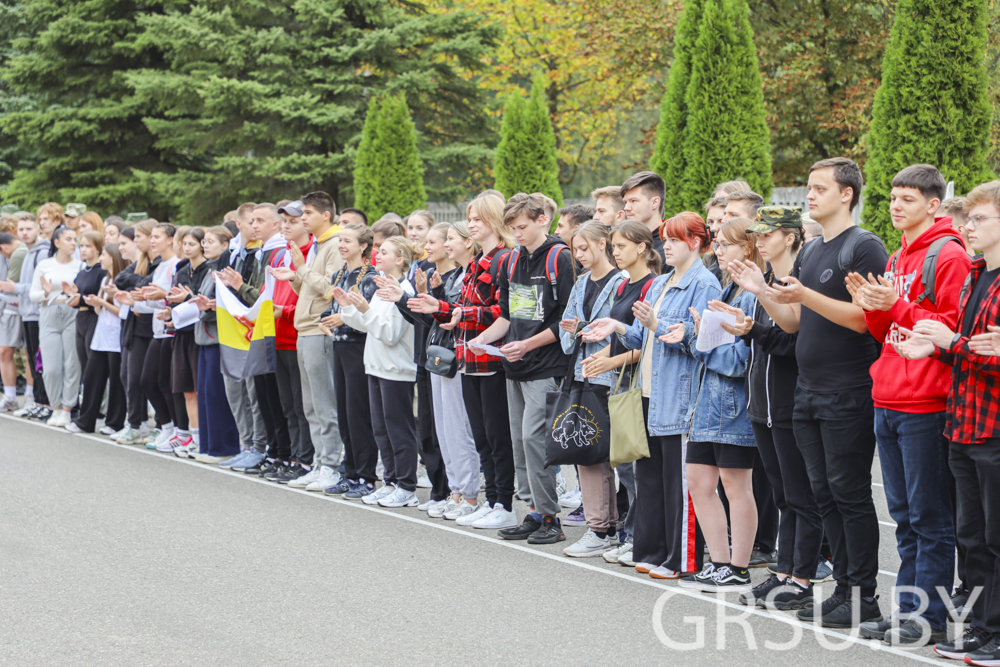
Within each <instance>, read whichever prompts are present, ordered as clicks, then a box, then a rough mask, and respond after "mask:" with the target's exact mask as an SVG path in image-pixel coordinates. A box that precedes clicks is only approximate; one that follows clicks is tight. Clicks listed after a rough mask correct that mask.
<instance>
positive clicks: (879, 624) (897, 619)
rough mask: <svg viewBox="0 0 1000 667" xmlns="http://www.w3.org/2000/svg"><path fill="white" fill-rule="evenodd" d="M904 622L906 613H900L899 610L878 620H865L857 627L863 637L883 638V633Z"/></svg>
mask: <svg viewBox="0 0 1000 667" xmlns="http://www.w3.org/2000/svg"><path fill="white" fill-rule="evenodd" d="M903 623H906V615H904V614H900V612H899V610H898V609H897V610H896V611H894V612H892V614H891V615H890V616H889V618H883V619H882V620H880V621H867V622H865V623H862V624H861V626H860V627H859V633H858V634H860V635H861V636H862V637H864V638H865V639H878V640H882V639H885V633H887V632H889V630H891V629H892V628H894V627H898V626H899V625H901V624H903Z"/></svg>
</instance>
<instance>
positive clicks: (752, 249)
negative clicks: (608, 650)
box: [661, 218, 764, 592]
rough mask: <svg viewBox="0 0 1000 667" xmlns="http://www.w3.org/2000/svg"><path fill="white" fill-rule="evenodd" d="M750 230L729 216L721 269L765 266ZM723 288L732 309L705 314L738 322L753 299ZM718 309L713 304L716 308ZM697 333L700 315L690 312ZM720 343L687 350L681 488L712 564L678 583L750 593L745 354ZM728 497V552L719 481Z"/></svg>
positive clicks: (720, 244)
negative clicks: (691, 366) (693, 381)
mask: <svg viewBox="0 0 1000 667" xmlns="http://www.w3.org/2000/svg"><path fill="white" fill-rule="evenodd" d="M753 224H754V221H753V220H750V219H748V218H732V219H731V220H729V221H727V222H725V223H723V225H722V227H721V228H720V229H719V233H718V235H717V236H716V240H715V242H714V243H713V244H712V247H713V249H714V250H715V256H716V257H717V258H718V260H719V265H720V266H728V265H729V262H743V261H746V260H749V261H751V262H753V263H754V264H756V265H757V266H758V267H760V268H763V266H764V260H763V259H761V256H760V252H759V251H758V250H757V248H756V242H757V235H756V234H754V233H752V232H748V231H747V229H748V228H749V227H750V226H752V225H753ZM723 278H724V280H725V283H726V284H725V287H723V289H722V296H721V302H722V304H725V305H727V306H732V307H733V308H735V309H737V310H736V312H735V313H729V312H727V311H726V309H725V308H723V307H722V305H721V304H720V305H716V306H714V307H713V303H709V308H710V309H711V311H710V312H712V311H714V312H717V313H719V312H721V313H726V314H727V315H729V316H730V317H732V316H733V315H735V319H736V320H737V321H739V322H742V321H744V320H745V319H746V316H745V315H744V313H752V312H753V308H754V305H755V303H756V300H755V299H754V296H753V295H752V294H750V293H749V292H747V291H745V290H743V289H742V288H740V286H739V285H736V284H735V283H733V282H732V281H731V280H730V278H729V276H728V274H723ZM715 303H717V302H715ZM691 316H692V317H693V318H694V330H695V333H697V331H698V328H699V325H700V323H701V317H700V316H701V313H698V312H697V311H695V310H694V309H692V311H691ZM686 327H687V325H686V324H681V325H678V330H677V331H674V332H672V333H671V334H667V335H666V336H661V340H671V337H672V336H676V335H677V334H678V333H680V334H683V333H684V331H683V330H684V328H686ZM730 338H732V339H733V340H732V341H731V342H728V343H725V344H723V345H718V346H716V347H713V348H712V349H709V350H707V351H703V350H702V349H701V348H702V347H704V346H700V347H699V346H694V347H692V348H690V354H691V355H692V356H693V357H694V358H695V359H697V360H698V361H700V362H701V363H702V364H703V365H704V370H703V372H702V374H701V384H700V386H699V388H698V399H697V401H696V402H695V407H694V418H693V421H692V424H691V431H690V435H689V436H688V438H689V442H688V447H687V456H686V458H685V462H686V463H687V482H688V488H689V489H690V490H691V497H692V499H693V500H694V509H695V514H697V516H698V522H699V524H700V525H701V529H702V533H703V534H704V535H705V541H706V542H707V543H708V549H709V553H710V555H711V557H712V560H711V562H709V563H706V564H705V567H704V569H702V571H701V572H699V573H698V574H695V575H692V576H689V577H685V578H684V579H682V580H681V581H680V586H682V587H684V588H695V589H700V590H702V591H705V592H743V591H749V590H750V570H749V569H748V568H749V565H750V554H751V552H752V551H753V544H754V537H755V536H756V534H757V504H756V502H754V497H753V466H754V460H755V459H756V458H757V443H756V441H755V440H754V437H753V429H752V428H751V427H750V419H749V418H748V417H747V399H746V388H745V384H744V379H743V378H744V376H745V375H746V368H747V360H748V359H749V357H750V348H749V347H748V346H747V344H746V343H745V342H744V341H743V340H742V339H737V338H734V337H733V336H732V335H730ZM720 478H721V480H722V486H723V488H724V489H725V491H726V497H727V498H728V499H729V514H730V519H731V522H730V523H731V530H732V551H730V547H729V537H728V536H727V529H726V528H727V527H726V512H725V508H724V507H723V506H722V499H721V498H719V495H718V493H717V492H716V489H717V488H718V486H719V479H720Z"/></svg>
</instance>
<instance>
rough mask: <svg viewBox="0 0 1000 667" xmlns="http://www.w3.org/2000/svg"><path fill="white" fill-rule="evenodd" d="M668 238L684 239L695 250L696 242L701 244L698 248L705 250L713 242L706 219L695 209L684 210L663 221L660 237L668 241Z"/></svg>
mask: <svg viewBox="0 0 1000 667" xmlns="http://www.w3.org/2000/svg"><path fill="white" fill-rule="evenodd" d="M668 238H675V239H684V242H685V243H687V247H688V248H689V249H691V250H695V245H696V244H701V245H700V248H698V249H699V250H704V249H705V248H707V247H708V246H709V244H710V243H711V242H712V239H711V238H710V237H709V235H708V225H706V224H705V219H704V218H702V217H701V216H700V215H698V214H697V213H695V212H694V211H683V212H681V213H678V214H677V215H675V216H674V217H672V218H670V219H669V220H667V221H666V222H664V223H663V226H661V227H660V239H661V240H663V241H666V240H667V239H668Z"/></svg>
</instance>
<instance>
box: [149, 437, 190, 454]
mask: <svg viewBox="0 0 1000 667" xmlns="http://www.w3.org/2000/svg"><path fill="white" fill-rule="evenodd" d="M184 443H185V441H184V440H183V439H182V438H181V437H180V436H177V435H174V436H172V437H170V438H169V439H168V440H164V441H163V442H161V443H160V444H158V445H157V446H156V451H158V452H160V453H161V454H173V453H174V450H175V449H177V448H178V447H180V446H181V445H183V444H184Z"/></svg>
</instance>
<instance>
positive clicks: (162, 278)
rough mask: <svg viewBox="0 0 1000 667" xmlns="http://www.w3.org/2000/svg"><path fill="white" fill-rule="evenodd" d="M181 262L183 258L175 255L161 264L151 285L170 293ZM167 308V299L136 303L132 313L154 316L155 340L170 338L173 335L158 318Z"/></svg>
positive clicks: (154, 273)
mask: <svg viewBox="0 0 1000 667" xmlns="http://www.w3.org/2000/svg"><path fill="white" fill-rule="evenodd" d="M180 261H181V258H180V257H178V256H176V255H174V256H173V257H171V258H170V259H168V260H166V261H165V262H160V263H159V264H158V265H157V267H156V269H155V270H154V271H153V280H152V281H151V282H150V284H151V285H156V286H157V287H162V288H163V289H164V290H166V291H167V292H170V287H171V285H173V283H174V274H176V273H177V263H178V262H180ZM166 307H167V301H166V299H160V300H158V301H136V302H135V305H134V306H133V307H132V311H133V312H136V313H144V314H150V315H153V338H170V337H171V336H172V335H173V334H169V333H167V330H166V325H165V324H164V322H163V320H161V319H158V318H157V317H156V313H158V312H160V311H161V310H165V309H166Z"/></svg>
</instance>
